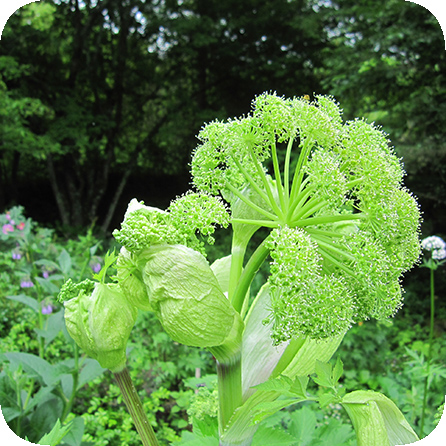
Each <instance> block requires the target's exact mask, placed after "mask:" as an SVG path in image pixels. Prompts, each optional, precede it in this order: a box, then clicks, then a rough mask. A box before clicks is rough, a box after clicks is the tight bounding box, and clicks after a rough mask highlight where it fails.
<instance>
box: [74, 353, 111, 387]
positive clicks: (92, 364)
mask: <svg viewBox="0 0 446 446" xmlns="http://www.w3.org/2000/svg"><path fill="white" fill-rule="evenodd" d="M106 370H107V369H104V368H103V367H101V365H100V364H99V362H98V361H96V359H91V358H87V359H85V361H84V365H83V367H82V370H81V372H80V374H79V382H78V385H77V388H78V389H80V388H81V387H83V386H84V385H85V384H86V383H88V382H90V381H92V380H93V379H95V378H97V377H98V376H101V375H102V374H103V373H104V372H105V371H106Z"/></svg>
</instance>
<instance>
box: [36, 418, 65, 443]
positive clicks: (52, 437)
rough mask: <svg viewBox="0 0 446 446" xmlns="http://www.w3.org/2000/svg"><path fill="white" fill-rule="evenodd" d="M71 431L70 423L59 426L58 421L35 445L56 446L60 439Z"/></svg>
mask: <svg viewBox="0 0 446 446" xmlns="http://www.w3.org/2000/svg"><path fill="white" fill-rule="evenodd" d="M70 429H71V423H70V424H68V425H66V426H61V424H60V420H59V419H58V420H57V421H56V424H55V425H54V427H53V428H52V429H51V431H50V432H49V433H48V434H45V435H44V436H43V437H42V438H41V439H40V441H39V443H37V444H42V445H48V446H57V445H58V444H59V443H60V441H61V440H62V438H64V437H65V436H66V435H67V433H68V432H69V431H70Z"/></svg>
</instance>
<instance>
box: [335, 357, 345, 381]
mask: <svg viewBox="0 0 446 446" xmlns="http://www.w3.org/2000/svg"><path fill="white" fill-rule="evenodd" d="M343 373H344V364H343V363H342V361H341V358H340V357H339V356H338V357H337V358H336V364H335V365H334V367H333V375H332V377H333V381H334V383H335V384H336V383H337V382H338V381H339V379H340V378H341V376H342V374H343Z"/></svg>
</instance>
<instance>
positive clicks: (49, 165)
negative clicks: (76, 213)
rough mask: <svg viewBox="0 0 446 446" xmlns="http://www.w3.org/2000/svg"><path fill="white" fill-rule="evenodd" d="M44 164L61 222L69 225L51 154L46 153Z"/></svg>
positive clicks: (67, 213)
mask: <svg viewBox="0 0 446 446" xmlns="http://www.w3.org/2000/svg"><path fill="white" fill-rule="evenodd" d="M46 165H47V169H48V176H49V179H50V183H51V189H52V190H53V194H54V198H55V200H56V203H57V208H58V210H59V215H60V218H61V219H62V224H63V225H65V226H69V225H70V213H69V211H68V208H67V205H66V202H65V200H64V197H63V192H62V191H61V189H60V187H59V184H58V182H57V177H56V171H55V169H54V163H53V158H52V156H51V154H48V155H47V157H46Z"/></svg>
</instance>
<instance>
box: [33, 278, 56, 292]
mask: <svg viewBox="0 0 446 446" xmlns="http://www.w3.org/2000/svg"><path fill="white" fill-rule="evenodd" d="M36 280H37V282H39V285H40V286H41V287H42V289H43V291H44V292H45V293H46V294H57V293H58V292H59V290H60V286H58V285H55V284H54V283H53V280H54V277H52V276H50V277H49V278H47V279H45V278H44V277H36Z"/></svg>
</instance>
